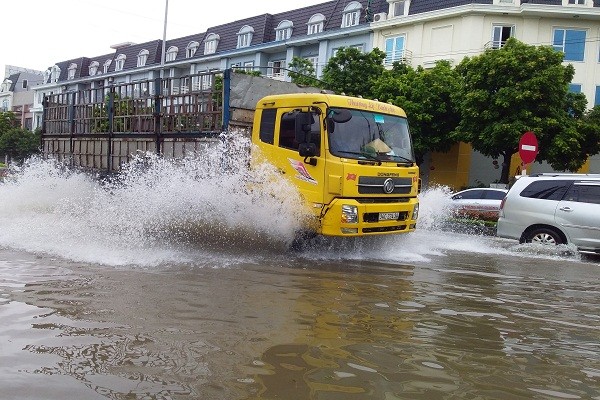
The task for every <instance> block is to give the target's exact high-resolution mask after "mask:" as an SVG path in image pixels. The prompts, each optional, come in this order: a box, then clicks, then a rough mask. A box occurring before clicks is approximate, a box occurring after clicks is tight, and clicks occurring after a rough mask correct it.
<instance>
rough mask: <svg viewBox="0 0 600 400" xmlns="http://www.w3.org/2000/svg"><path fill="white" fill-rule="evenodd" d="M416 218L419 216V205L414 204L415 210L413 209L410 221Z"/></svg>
mask: <svg viewBox="0 0 600 400" xmlns="http://www.w3.org/2000/svg"><path fill="white" fill-rule="evenodd" d="M418 216H419V204H418V203H417V204H415V208H414V209H413V213H412V218H411V219H417V217H418Z"/></svg>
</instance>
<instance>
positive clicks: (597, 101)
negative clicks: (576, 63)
mask: <svg viewBox="0 0 600 400" xmlns="http://www.w3.org/2000/svg"><path fill="white" fill-rule="evenodd" d="M599 104H600V86H596V97H594V105H595V106H597V105H599Z"/></svg>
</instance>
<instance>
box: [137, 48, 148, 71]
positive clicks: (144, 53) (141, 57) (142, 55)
mask: <svg viewBox="0 0 600 400" xmlns="http://www.w3.org/2000/svg"><path fill="white" fill-rule="evenodd" d="M148 54H150V52H149V51H148V50H146V49H142V50H140V52H139V53H138V58H137V66H138V67H143V66H145V65H146V62H147V61H148Z"/></svg>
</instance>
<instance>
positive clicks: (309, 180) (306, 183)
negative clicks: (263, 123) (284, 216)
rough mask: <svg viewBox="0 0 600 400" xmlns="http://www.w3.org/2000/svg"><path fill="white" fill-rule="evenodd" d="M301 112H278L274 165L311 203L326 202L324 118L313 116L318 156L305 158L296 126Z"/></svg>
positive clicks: (313, 133) (281, 110) (314, 114)
mask: <svg viewBox="0 0 600 400" xmlns="http://www.w3.org/2000/svg"><path fill="white" fill-rule="evenodd" d="M297 112H298V111H297V110H294V109H291V108H280V109H279V110H278V113H277V119H276V127H275V143H274V146H273V158H272V160H273V162H274V163H275V165H276V167H277V168H278V169H279V171H280V172H281V173H282V174H284V175H285V176H286V177H287V178H288V179H289V180H290V181H291V182H292V183H293V184H294V185H296V187H298V189H299V190H300V192H301V193H302V195H303V196H304V198H305V199H306V200H307V201H308V202H309V203H319V204H321V203H323V190H324V187H325V185H324V177H325V158H324V156H323V143H322V141H323V135H322V134H321V129H322V128H321V127H322V126H323V125H322V123H321V119H320V118H321V116H320V115H319V114H317V113H315V112H312V113H311V116H312V124H311V130H310V134H309V135H308V137H309V140H310V142H312V143H314V144H315V145H316V147H317V152H316V155H315V156H314V157H310V158H306V160H305V157H301V156H300V154H299V152H298V147H299V143H298V142H297V140H296V135H295V126H296V115H297Z"/></svg>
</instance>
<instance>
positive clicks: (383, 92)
mask: <svg viewBox="0 0 600 400" xmlns="http://www.w3.org/2000/svg"><path fill="white" fill-rule="evenodd" d="M373 86H374V87H373V94H374V96H375V97H376V98H378V99H379V100H382V101H386V102H391V103H393V104H395V105H397V106H399V107H402V108H403V109H404V110H405V111H406V114H407V116H408V121H409V123H410V128H411V132H412V136H413V145H414V148H415V155H416V157H417V163H419V164H420V163H421V162H422V161H423V156H424V155H425V153H427V152H429V151H443V152H445V151H448V150H450V147H451V146H452V145H453V144H455V143H456V142H457V141H458V138H457V137H456V135H455V134H454V130H455V129H456V127H457V126H458V123H459V122H460V112H459V110H458V107H457V105H456V99H455V95H456V93H458V92H459V91H460V79H459V76H458V74H457V73H456V71H454V70H453V69H452V66H451V65H450V63H449V62H447V61H442V62H438V63H437V64H436V66H435V67H434V68H431V69H427V70H426V69H423V68H422V67H418V68H417V69H413V68H411V67H410V66H407V65H405V64H400V63H396V64H394V67H393V68H392V70H389V71H385V72H384V73H383V74H382V75H380V77H379V78H378V79H377V80H376V81H375V82H374V85H373Z"/></svg>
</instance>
